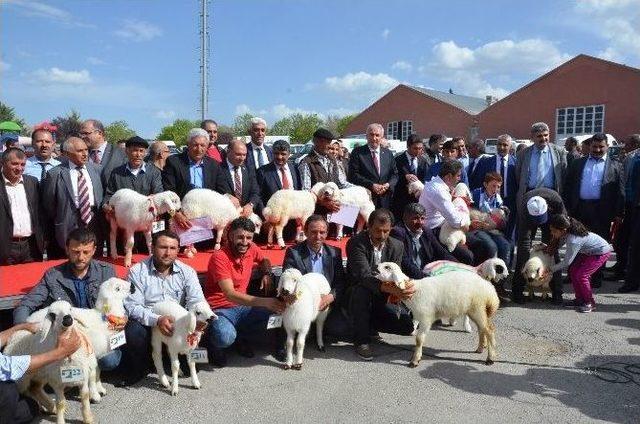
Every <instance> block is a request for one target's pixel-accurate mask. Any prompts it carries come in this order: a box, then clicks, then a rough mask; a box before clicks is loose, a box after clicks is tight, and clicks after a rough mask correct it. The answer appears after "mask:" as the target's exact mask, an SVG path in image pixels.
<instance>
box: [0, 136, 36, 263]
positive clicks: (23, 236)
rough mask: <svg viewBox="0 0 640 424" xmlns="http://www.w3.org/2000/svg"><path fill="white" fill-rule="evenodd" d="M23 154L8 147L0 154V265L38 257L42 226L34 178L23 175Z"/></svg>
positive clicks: (15, 148) (28, 260)
mask: <svg viewBox="0 0 640 424" xmlns="http://www.w3.org/2000/svg"><path fill="white" fill-rule="evenodd" d="M26 161H27V157H26V155H25V154H24V152H23V151H22V150H21V149H18V148H17V147H10V148H9V149H7V150H5V152H4V153H3V154H2V179H0V265H13V264H21V263H27V262H34V261H41V260H42V252H43V250H44V236H43V234H44V229H43V228H42V225H41V224H42V221H41V219H42V218H41V209H40V207H41V204H40V193H39V190H38V180H37V178H35V177H32V176H30V175H24V167H25V164H26Z"/></svg>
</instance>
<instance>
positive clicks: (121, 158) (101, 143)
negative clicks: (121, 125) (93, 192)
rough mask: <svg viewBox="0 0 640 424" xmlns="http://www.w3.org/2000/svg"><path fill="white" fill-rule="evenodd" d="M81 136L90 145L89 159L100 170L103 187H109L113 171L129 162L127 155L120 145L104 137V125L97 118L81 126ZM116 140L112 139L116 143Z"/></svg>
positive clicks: (88, 120)
mask: <svg viewBox="0 0 640 424" xmlns="http://www.w3.org/2000/svg"><path fill="white" fill-rule="evenodd" d="M79 134H80V137H82V139H83V140H84V141H85V143H87V146H88V147H89V160H90V161H91V163H93V164H94V165H96V166H98V168H99V170H100V179H101V183H102V187H103V188H104V187H107V184H108V183H109V177H110V176H111V172H113V170H114V169H115V168H117V167H118V166H120V165H123V164H125V163H126V162H127V156H126V155H125V153H124V151H123V150H122V149H120V148H118V146H115V145H113V144H111V143H108V142H107V140H106V139H105V138H104V137H105V135H104V125H102V122H100V121H98V120H97V119H87V120H86V121H84V122H83V123H82V125H81V126H80V132H79ZM115 141H116V140H111V142H113V143H115Z"/></svg>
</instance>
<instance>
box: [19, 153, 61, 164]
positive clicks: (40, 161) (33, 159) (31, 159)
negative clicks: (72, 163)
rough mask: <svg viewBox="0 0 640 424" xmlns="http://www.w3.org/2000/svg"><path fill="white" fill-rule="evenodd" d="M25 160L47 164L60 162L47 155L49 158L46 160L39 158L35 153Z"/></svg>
mask: <svg viewBox="0 0 640 424" xmlns="http://www.w3.org/2000/svg"><path fill="white" fill-rule="evenodd" d="M27 161H28V162H33V163H48V164H51V165H52V166H56V165H57V164H59V163H60V161H59V160H57V159H56V158H54V157H53V156H51V157H49V159H47V160H41V159H39V158H38V157H37V156H36V155H33V156H31V157H30V158H29V159H27Z"/></svg>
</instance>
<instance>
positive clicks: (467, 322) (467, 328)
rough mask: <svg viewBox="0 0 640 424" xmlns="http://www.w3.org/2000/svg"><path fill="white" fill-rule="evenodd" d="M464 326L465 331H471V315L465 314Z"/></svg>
mask: <svg viewBox="0 0 640 424" xmlns="http://www.w3.org/2000/svg"><path fill="white" fill-rule="evenodd" d="M463 327H464V332H465V333H471V320H470V319H469V315H465V316H464V319H463Z"/></svg>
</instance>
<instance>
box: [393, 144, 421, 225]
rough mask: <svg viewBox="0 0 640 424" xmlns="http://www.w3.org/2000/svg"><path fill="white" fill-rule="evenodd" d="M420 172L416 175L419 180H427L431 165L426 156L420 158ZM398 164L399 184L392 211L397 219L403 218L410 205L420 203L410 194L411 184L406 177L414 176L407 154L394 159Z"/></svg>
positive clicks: (395, 192)
mask: <svg viewBox="0 0 640 424" xmlns="http://www.w3.org/2000/svg"><path fill="white" fill-rule="evenodd" d="M417 159H418V170H417V172H416V173H415V174H416V177H418V180H420V181H423V182H424V180H425V179H426V178H427V171H428V170H429V165H428V164H427V160H426V159H425V158H424V156H418V158H417ZM394 160H395V162H396V168H397V169H398V183H397V184H396V188H395V190H394V191H393V202H392V210H393V213H394V215H395V216H396V217H401V216H402V212H403V211H404V207H405V206H407V205H408V204H409V203H415V202H417V201H418V199H416V198H415V197H413V196H411V195H410V194H409V191H408V190H407V187H408V186H409V183H408V182H407V178H406V176H407V175H408V174H413V171H411V164H410V163H409V159H408V158H407V155H406V154H405V153H401V154H400V155H398V156H396V158H395V159H394Z"/></svg>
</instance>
